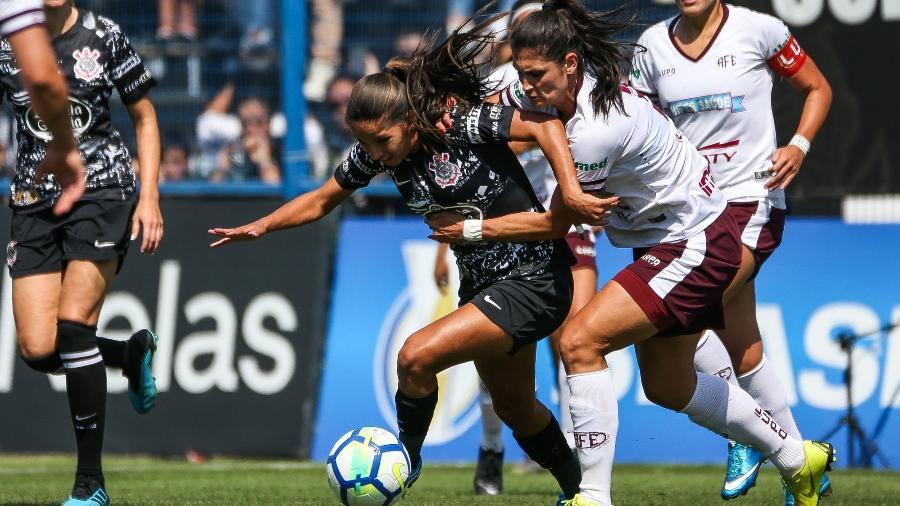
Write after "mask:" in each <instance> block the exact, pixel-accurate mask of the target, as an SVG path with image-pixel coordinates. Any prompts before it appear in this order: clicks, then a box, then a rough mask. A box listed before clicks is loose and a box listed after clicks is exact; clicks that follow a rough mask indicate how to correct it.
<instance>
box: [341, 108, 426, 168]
mask: <svg viewBox="0 0 900 506" xmlns="http://www.w3.org/2000/svg"><path fill="white" fill-rule="evenodd" d="M350 130H351V131H352V132H353V136H354V137H356V140H358V141H359V144H360V146H362V148H363V150H364V151H365V152H366V153H368V154H369V156H370V157H372V159H373V160H375V161H376V162H381V163H383V164H385V165H387V166H389V167H394V166H396V165H399V164H400V162H402V161H403V160H405V159H406V157H407V156H409V154H410V153H412V152H413V151H414V150H415V149H416V145H417V143H418V139H419V136H418V133H417V132H416V130H415V128H413V127H412V126H411V125H410V124H409V123H407V122H406V121H400V122H396V123H392V122H390V121H388V120H385V119H380V120H374V121H354V122H352V123H350Z"/></svg>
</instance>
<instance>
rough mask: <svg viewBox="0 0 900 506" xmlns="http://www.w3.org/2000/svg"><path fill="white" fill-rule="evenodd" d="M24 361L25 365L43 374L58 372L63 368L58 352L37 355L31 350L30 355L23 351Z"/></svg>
mask: <svg viewBox="0 0 900 506" xmlns="http://www.w3.org/2000/svg"><path fill="white" fill-rule="evenodd" d="M22 362H25V365H27V366H28V367H30V368H31V369H34V370H35V371H37V372H39V373H43V374H56V373H58V372H60V371H61V370H62V361H61V360H60V358H59V355H57V354H56V352H52V353H50V354H45V355H36V354H34V353H31V352H29V354H28V356H26V355H25V354H24V353H22Z"/></svg>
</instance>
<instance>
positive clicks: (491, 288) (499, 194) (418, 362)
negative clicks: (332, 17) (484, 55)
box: [210, 20, 615, 497]
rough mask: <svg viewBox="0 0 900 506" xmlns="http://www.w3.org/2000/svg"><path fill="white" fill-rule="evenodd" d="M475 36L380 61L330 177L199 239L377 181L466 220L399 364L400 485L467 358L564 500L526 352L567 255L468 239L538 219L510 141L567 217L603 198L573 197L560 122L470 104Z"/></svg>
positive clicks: (273, 223) (549, 327)
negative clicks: (530, 160) (445, 124)
mask: <svg viewBox="0 0 900 506" xmlns="http://www.w3.org/2000/svg"><path fill="white" fill-rule="evenodd" d="M489 21H490V20H489ZM478 33H479V30H478V29H473V30H471V31H469V32H466V33H462V34H461V33H459V32H458V31H457V32H454V34H453V35H452V36H451V37H450V38H449V39H448V40H447V41H446V42H444V43H442V44H440V45H439V46H437V47H435V48H434V49H431V50H428V49H427V48H426V49H420V50H418V51H417V52H416V53H415V54H414V55H413V56H412V57H411V58H410V59H409V60H392V62H390V63H389V64H388V68H387V69H386V70H385V71H383V72H380V73H377V74H373V75H370V76H367V77H365V78H363V79H362V80H360V81H359V82H358V83H357V84H356V85H355V86H354V89H353V93H352V96H351V99H350V103H349V106H348V109H347V118H346V119H347V124H348V125H349V126H350V128H351V129H352V131H353V133H354V136H355V137H356V138H357V139H358V140H359V143H358V144H357V145H355V146H354V147H353V148H352V150H351V153H350V155H349V156H348V157H347V159H346V160H345V161H344V162H343V163H342V164H340V166H339V167H338V168H337V169H336V170H335V173H334V176H333V177H331V178H329V180H328V181H326V182H325V183H324V184H323V185H322V186H320V187H319V188H317V189H316V190H313V191H311V192H309V193H306V194H304V195H301V196H299V197H297V198H295V199H294V200H292V201H291V202H289V203H287V204H285V205H284V206H282V207H281V208H280V209H278V210H277V211H275V212H274V213H272V214H270V215H268V216H266V217H263V218H261V219H259V220H257V221H255V222H253V223H251V224H248V225H245V226H242V227H239V228H234V229H221V228H216V229H212V230H210V233H211V234H214V235H216V236H219V237H221V239H219V240H218V241H216V242H214V243H213V244H212V246H213V247H216V246H221V245H224V244H228V243H231V242H233V241H240V240H253V239H257V238H259V237H261V236H263V235H264V234H266V233H269V232H273V231H276V230H280V229H284V228H289V227H295V226H301V225H304V224H306V223H310V222H312V221H315V220H317V219H319V218H321V217H323V216H325V215H326V214H328V213H329V212H330V211H332V210H333V209H334V208H335V207H336V206H337V205H338V204H340V203H341V202H343V201H344V200H346V199H347V198H348V197H349V196H350V195H351V194H352V193H353V191H354V190H356V189H358V188H361V187H364V186H366V185H367V184H368V183H369V181H370V180H371V179H372V177H374V176H375V175H376V174H378V173H382V172H386V173H387V174H389V175H390V177H391V178H392V180H393V181H394V183H395V184H396V185H397V188H398V190H399V191H400V194H401V196H402V198H403V199H404V201H405V202H406V204H407V206H408V207H409V208H410V210H412V211H413V212H415V213H417V214H424V215H428V214H431V213H434V212H437V211H440V210H444V209H454V210H456V211H458V212H460V213H463V214H464V215H466V216H467V217H468V218H469V219H470V220H471V221H470V222H468V223H469V225H468V226H467V227H466V237H467V238H468V239H469V240H470V241H471V243H466V244H459V245H454V246H453V250H454V253H455V254H456V258H457V264H458V266H459V270H460V276H461V281H460V290H459V297H460V306H459V308H458V309H456V310H455V311H453V312H452V313H450V314H449V315H447V316H445V317H443V318H441V319H439V320H437V321H435V322H433V323H431V324H429V325H428V326H426V327H425V328H423V329H421V330H419V331H418V332H416V333H414V334H413V335H411V336H410V337H409V338H408V339H407V340H406V342H405V344H404V345H403V347H402V348H401V350H400V352H399V356H398V364H397V369H398V376H399V388H398V391H397V394H396V403H397V425H398V427H399V429H400V440H401V441H402V442H403V444H404V446H405V447H406V449H407V450H408V451H409V455H410V457H411V460H412V465H413V470H412V472H411V474H410V479H409V480H408V483H407V486H409V485H411V484H412V483H413V482H414V481H415V480H416V479H417V478H418V476H419V474H420V472H421V469H422V460H421V456H420V451H421V447H422V443H423V441H424V440H425V436H426V433H427V431H428V426H429V424H430V422H431V418H432V415H433V413H434V409H435V405H436V403H437V399H438V390H437V387H438V383H437V373H439V372H440V371H443V370H444V369H447V368H449V367H452V366H454V365H456V364H459V363H462V362H467V361H474V362H475V366H476V368H477V370H478V372H479V375H480V377H481V379H482V381H483V382H484V384H485V385H486V386H487V388H488V390H489V392H490V393H491V397H492V398H493V404H494V409H495V410H496V412H497V414H498V415H499V416H500V418H501V419H502V420H503V421H504V422H505V423H506V424H507V425H508V426H509V427H510V428H512V430H513V434H514V435H515V438H516V440H517V441H518V443H519V444H520V445H521V446H522V448H523V449H524V450H525V452H526V453H527V454H528V455H529V456H530V457H531V458H532V459H534V460H535V461H536V462H538V463H539V464H540V465H541V466H542V467H544V468H546V469H548V470H549V471H550V473H551V474H553V476H554V477H555V478H556V480H557V481H558V483H559V485H560V487H561V489H562V490H563V492H564V493H565V494H566V496H567V497H571V496H573V495H574V494H575V493H576V492H577V487H578V482H579V481H580V476H581V469H580V467H579V464H578V461H577V460H576V458H575V455H574V453H573V452H572V451H571V450H570V449H569V447H568V445H567V444H566V440H565V438H564V436H563V434H562V431H561V430H560V428H559V425H558V423H557V421H556V420H555V418H554V417H553V416H552V414H551V413H550V411H549V410H548V409H547V408H546V407H545V406H544V405H543V404H541V403H540V402H539V401H538V400H537V398H536V397H535V391H534V361H535V346H534V343H535V342H537V341H538V340H540V339H542V338H543V337H544V336H546V335H548V334H549V333H550V332H552V331H553V330H555V329H556V328H557V327H559V325H560V324H561V323H562V322H563V320H564V319H565V317H566V314H567V313H568V310H569V305H570V303H571V299H572V277H571V274H570V272H569V265H570V263H571V262H572V257H571V254H570V253H569V250H568V248H567V247H566V245H565V243H563V242H562V241H522V242H515V243H483V242H478V241H479V239H480V236H481V230H480V228H478V225H479V224H480V223H481V220H482V219H483V218H487V217H492V216H500V215H503V214H507V213H510V212H518V211H523V212H534V213H535V214H537V213H538V212H540V211H543V209H542V207H541V204H540V202H539V201H538V199H537V198H536V196H535V195H534V192H533V191H532V189H531V186H530V185H529V184H528V181H527V178H526V177H525V173H524V172H523V170H522V168H521V166H520V165H519V163H518V161H517V160H516V157H515V154H514V153H513V152H512V151H511V150H510V148H509V147H508V144H507V143H508V142H509V141H511V140H516V141H529V142H537V144H538V145H540V146H541V148H542V149H543V150H544V153H545V155H546V156H547V158H548V160H549V161H550V164H551V166H552V167H554V169H555V172H556V175H557V177H558V178H559V180H560V188H561V190H562V194H563V195H566V201H567V202H569V203H571V204H570V205H567V206H566V207H567V208H568V209H569V210H570V211H571V212H572V213H573V215H574V216H575V218H574V219H577V220H585V221H587V222H590V223H594V222H597V221H599V220H602V219H603V218H604V216H606V215H607V214H608V208H609V206H610V205H611V204H612V203H614V202H615V199H606V200H600V199H597V198H595V197H591V196H588V195H586V194H584V193H582V192H581V190H580V188H579V187H578V183H577V181H576V179H575V167H574V166H573V165H572V157H571V153H570V152H569V151H568V149H567V147H566V138H565V132H564V130H563V126H562V124H561V123H560V122H559V121H558V120H555V119H553V118H551V117H549V116H546V115H543V114H540V113H534V112H521V111H517V110H515V109H513V108H510V107H503V106H500V105H497V104H482V103H481V100H482V99H481V97H483V96H484V94H485V92H486V91H487V90H486V89H485V86H486V85H485V83H483V82H482V81H481V79H480V75H479V72H478V68H477V66H476V64H475V63H474V61H473V60H474V56H475V55H476V54H478V53H479V52H480V51H481V50H482V49H483V48H484V47H485V46H486V45H487V44H488V43H489V42H490V40H491V39H490V36H485V35H478ZM448 99H452V100H453V101H456V102H457V106H456V108H455V109H454V111H455V112H454V117H455V118H456V119H457V120H458V121H457V122H456V123H457V125H459V128H457V129H456V130H454V131H452V132H451V133H450V134H449V135H448V136H447V137H446V138H445V137H443V136H440V135H438V133H437V132H436V129H435V127H434V126H433V125H434V124H435V122H436V121H437V120H438V118H439V117H440V116H441V114H442V113H443V111H444V110H445V109H446V104H447V101H448Z"/></svg>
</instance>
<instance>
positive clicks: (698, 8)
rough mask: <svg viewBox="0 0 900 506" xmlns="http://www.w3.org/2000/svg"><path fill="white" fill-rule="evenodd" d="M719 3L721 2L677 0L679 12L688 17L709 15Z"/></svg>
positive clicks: (715, 0) (714, 0)
mask: <svg viewBox="0 0 900 506" xmlns="http://www.w3.org/2000/svg"><path fill="white" fill-rule="evenodd" d="M718 2H719V0H675V3H676V4H677V5H678V10H680V11H681V12H682V13H683V14H684V15H685V16H688V17H690V16H699V15H702V14H704V13H707V12H709V11H710V9H712V8H713V7H714V6H715V5H716V4H717V3H718Z"/></svg>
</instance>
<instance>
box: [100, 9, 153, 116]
mask: <svg viewBox="0 0 900 506" xmlns="http://www.w3.org/2000/svg"><path fill="white" fill-rule="evenodd" d="M104 42H105V43H106V48H107V50H108V51H109V54H110V60H109V63H108V65H107V67H106V68H107V71H108V72H109V77H110V79H111V80H112V82H113V84H114V85H115V86H116V90H118V92H119V96H120V97H122V102H123V103H124V104H125V105H129V104H133V103H135V102H137V101H138V100H140V99H142V98H144V96H145V95H146V94H147V92H149V91H150V88H152V87H154V86H156V80H155V79H153V76H152V75H150V71H149V70H147V67H145V66H144V61H143V60H142V59H141V56H140V55H139V54H138V53H137V51H135V49H134V46H132V45H131V41H129V40H128V37H126V36H125V34H124V33H122V31H121V30H120V29H119V27H118V26H117V25H114V26H113V27H112V28H111V29H110V30H109V31H108V32H107V33H106V36H105V38H104Z"/></svg>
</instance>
